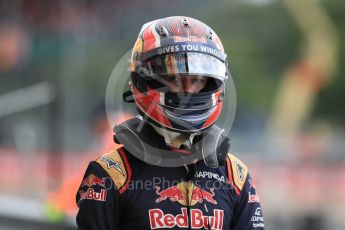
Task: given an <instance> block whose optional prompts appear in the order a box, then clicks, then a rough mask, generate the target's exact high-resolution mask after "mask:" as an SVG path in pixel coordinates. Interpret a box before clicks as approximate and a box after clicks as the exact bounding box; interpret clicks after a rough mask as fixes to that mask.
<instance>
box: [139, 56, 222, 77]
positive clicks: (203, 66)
mask: <svg viewBox="0 0 345 230" xmlns="http://www.w3.org/2000/svg"><path fill="white" fill-rule="evenodd" d="M145 66H146V70H147V72H146V75H147V76H149V77H152V78H154V79H156V78H157V77H158V76H159V77H161V78H164V76H169V75H170V76H171V75H198V76H207V77H213V78H216V79H218V80H220V81H223V82H224V81H225V80H226V79H227V69H226V64H225V63H224V62H222V61H221V60H219V59H217V58H215V57H213V56H210V55H207V54H203V53H195V52H188V53H175V54H168V55H164V56H156V57H153V58H152V59H150V60H148V61H147V62H146V63H145Z"/></svg>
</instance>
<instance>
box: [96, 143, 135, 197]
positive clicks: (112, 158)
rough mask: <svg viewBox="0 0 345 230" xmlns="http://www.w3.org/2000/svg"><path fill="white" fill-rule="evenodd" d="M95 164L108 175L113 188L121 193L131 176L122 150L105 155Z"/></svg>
mask: <svg viewBox="0 0 345 230" xmlns="http://www.w3.org/2000/svg"><path fill="white" fill-rule="evenodd" d="M121 151H122V152H121ZM96 162H97V163H98V164H100V165H101V166H102V168H103V169H104V170H105V171H106V172H107V173H108V175H109V176H110V177H111V179H112V180H113V182H114V184H115V187H116V188H117V189H118V190H119V191H120V193H122V192H123V191H124V190H125V187H124V186H125V185H126V184H127V182H128V178H129V177H130V176H131V168H130V166H129V164H128V160H127V158H126V156H125V154H124V153H123V149H118V150H113V151H111V152H108V153H105V154H103V155H102V156H101V157H100V158H98V159H97V161H96Z"/></svg>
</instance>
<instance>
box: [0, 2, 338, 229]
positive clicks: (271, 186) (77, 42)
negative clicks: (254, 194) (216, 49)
mask: <svg viewBox="0 0 345 230" xmlns="http://www.w3.org/2000/svg"><path fill="white" fill-rule="evenodd" d="M344 10H345V1H343V0H302V1H301V0H279V1H278V0H232V1H228V0H218V1H203V0H189V1H182V0H175V1H166V0H164V1H163V0H161V1H154V0H146V1H131V0H126V1H123V0H114V1H110V0H109V1H106V0H78V1H39V0H30V1H29V0H12V1H5V0H0V184H1V185H0V229H4V230H14V229H75V220H74V218H75V214H76V211H77V208H76V205H75V193H76V191H77V186H78V184H79V183H80V181H81V178H82V176H83V171H84V170H85V168H86V166H87V163H88V161H90V160H93V159H95V158H96V157H97V156H98V155H99V154H100V153H102V152H103V151H106V150H108V149H111V147H112V146H113V144H112V136H111V127H109V126H108V123H107V119H106V117H105V109H104V97H105V90H106V86H107V81H108V78H109V76H110V74H111V72H112V70H113V67H114V66H115V64H116V62H117V61H118V59H119V58H121V57H122V55H123V54H125V53H126V52H127V51H128V50H129V49H131V48H132V45H133V44H134V42H135V39H136V36H137V34H138V32H139V30H140V28H141V26H142V24H143V23H144V22H147V21H151V20H153V19H156V18H161V17H166V16H172V15H185V16H190V17H194V18H197V19H200V20H201V21H203V22H205V23H206V24H208V25H209V26H211V27H212V28H213V29H214V30H215V31H216V32H217V34H218V35H219V36H220V37H221V39H222V41H223V44H224V47H225V49H226V52H227V53H228V56H229V61H230V72H231V74H232V76H233V79H234V81H235V84H236V90H237V114H236V118H235V121H234V125H233V127H232V130H231V133H230V138H231V140H232V151H233V152H234V153H235V154H236V155H237V156H238V157H239V158H240V159H242V160H243V161H244V162H246V164H247V165H248V167H249V168H250V170H251V173H252V174H253V176H254V178H255V179H256V180H255V183H256V187H257V189H258V190H259V194H260V199H261V201H262V204H263V210H264V213H265V225H266V228H267V229H281V230H285V229H286V230H291V229H319V230H321V229H344V226H345V218H344V217H345V196H344V194H345V78H344V75H345V67H344V62H345V48H344V47H345V14H344ZM119 102H120V98H119ZM119 119H120V118H119Z"/></svg>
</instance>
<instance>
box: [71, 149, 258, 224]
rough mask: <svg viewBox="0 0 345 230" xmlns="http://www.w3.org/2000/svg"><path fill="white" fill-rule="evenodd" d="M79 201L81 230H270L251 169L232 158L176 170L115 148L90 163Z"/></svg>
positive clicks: (78, 194) (199, 162)
mask: <svg viewBox="0 0 345 230" xmlns="http://www.w3.org/2000/svg"><path fill="white" fill-rule="evenodd" d="M76 199H77V205H78V207H79V212H78V215H77V225H78V229H80V230H115V229H124V230H131V229H133V230H134V229H135V230H137V229H168V228H169V229H231V230H239V229H241V230H244V229H264V219H263V215H262V211H261V206H260V201H259V196H258V194H257V192H256V189H255V185H254V183H253V180H252V179H251V176H250V175H249V173H248V168H247V167H246V166H245V165H244V164H243V163H242V162H241V161H240V160H239V159H237V158H236V157H235V156H233V155H232V154H228V156H227V159H226V164H225V165H223V166H219V167H218V168H209V167H207V166H206V165H205V163H204V161H202V160H201V161H198V162H197V163H195V164H191V165H188V166H185V167H183V166H181V167H174V168H170V167H160V166H154V165H150V164H147V163H145V162H144V161H141V160H139V159H137V158H136V157H135V156H133V155H132V154H130V153H129V152H128V151H127V150H126V149H125V148H124V147H121V148H119V149H114V150H113V151H111V152H109V153H105V154H103V155H102V156H101V157H99V158H98V159H97V160H96V161H92V162H90V164H89V166H88V168H87V170H86V173H85V175H84V178H83V180H82V183H81V185H80V187H79V190H78V192H77V197H76Z"/></svg>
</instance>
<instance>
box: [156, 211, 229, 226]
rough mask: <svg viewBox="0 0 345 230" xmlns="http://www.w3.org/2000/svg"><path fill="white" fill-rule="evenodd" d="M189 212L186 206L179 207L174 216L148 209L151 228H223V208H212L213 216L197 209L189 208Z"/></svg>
mask: <svg viewBox="0 0 345 230" xmlns="http://www.w3.org/2000/svg"><path fill="white" fill-rule="evenodd" d="M189 214H190V215H189V216H188V214H187V208H181V214H178V215H176V216H174V215H172V214H165V213H164V212H163V211H162V210H161V209H150V210H149V218H150V226H151V229H160V228H163V229H166V228H173V227H179V228H189V225H190V227H191V228H192V229H202V228H206V229H215V230H220V229H223V217H224V210H220V209H214V210H213V216H205V215H204V214H203V213H202V211H201V210H199V209H190V213H189Z"/></svg>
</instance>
